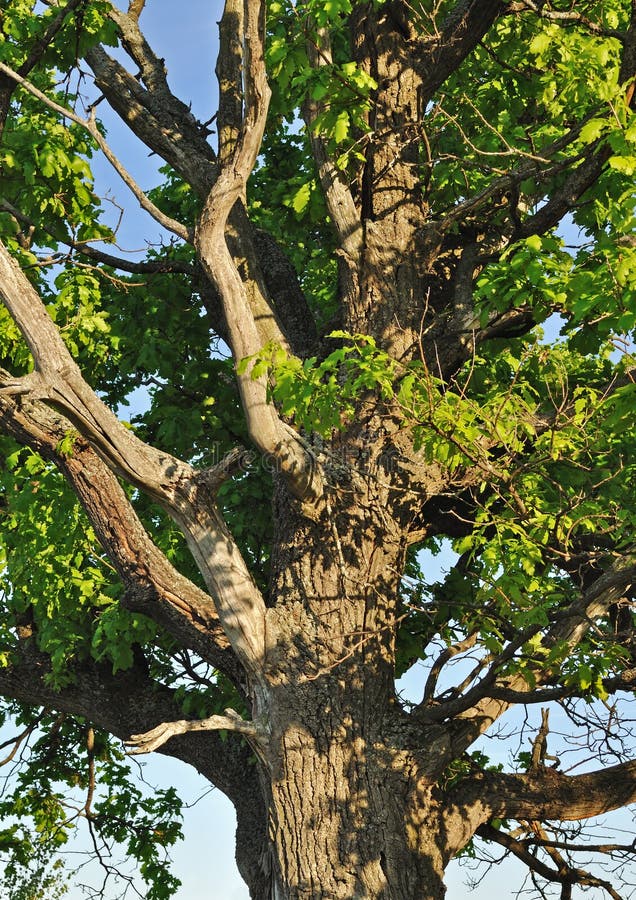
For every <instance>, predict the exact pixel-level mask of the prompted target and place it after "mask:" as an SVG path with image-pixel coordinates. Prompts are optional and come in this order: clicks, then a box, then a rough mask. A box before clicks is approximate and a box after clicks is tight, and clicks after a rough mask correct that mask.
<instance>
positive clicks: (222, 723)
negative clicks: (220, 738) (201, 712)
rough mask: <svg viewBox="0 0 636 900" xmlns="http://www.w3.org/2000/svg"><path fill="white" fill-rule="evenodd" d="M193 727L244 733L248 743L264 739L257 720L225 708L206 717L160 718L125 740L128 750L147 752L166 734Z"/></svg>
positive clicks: (264, 730) (260, 743) (202, 729)
mask: <svg viewBox="0 0 636 900" xmlns="http://www.w3.org/2000/svg"><path fill="white" fill-rule="evenodd" d="M196 731H231V732H236V733H237V734H242V735H243V736H244V737H247V738H248V739H249V740H250V742H251V743H252V744H255V745H257V746H261V745H263V744H264V742H265V741H266V740H267V730H266V728H265V726H264V725H261V724H259V723H257V722H253V721H246V720H245V719H243V718H242V717H241V716H240V715H239V714H238V713H237V712H236V711H235V710H233V709H226V710H225V715H222V716H221V715H215V716H209V717H208V718H207V719H196V720H190V719H179V720H178V721H176V722H163V723H162V724H161V725H157V727H156V728H152V729H151V730H150V731H146V732H144V733H143V734H133V735H132V736H131V737H130V739H129V740H127V741H125V744H126V747H127V748H128V752H129V753H130V754H133V755H134V754H141V753H151V752H152V751H153V750H157V749H158V748H159V747H161V746H163V744H165V743H166V741H169V740H170V738H173V737H175V736H176V735H179V734H188V733H191V732H196Z"/></svg>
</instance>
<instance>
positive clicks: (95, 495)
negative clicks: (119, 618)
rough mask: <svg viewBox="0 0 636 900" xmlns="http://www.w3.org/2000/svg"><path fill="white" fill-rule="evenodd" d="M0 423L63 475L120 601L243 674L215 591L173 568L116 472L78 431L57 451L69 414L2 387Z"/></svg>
mask: <svg viewBox="0 0 636 900" xmlns="http://www.w3.org/2000/svg"><path fill="white" fill-rule="evenodd" d="M1 380H2V373H0V381H1ZM0 428H2V430H3V431H4V432H5V433H6V434H9V435H11V437H13V438H14V439H15V440H16V441H18V443H20V444H25V445H28V446H29V447H31V448H32V449H33V450H35V451H36V452H37V453H39V454H40V455H41V456H42V457H43V458H44V459H48V460H50V461H51V462H53V463H54V464H55V465H56V466H57V467H58V468H59V469H60V471H61V472H62V473H63V474H64V475H65V477H66V478H67V480H68V481H69V483H70V485H71V487H72V488H73V490H74V492H75V494H76V495H77V497H78V499H79V501H80V503H81V504H82V506H83V508H84V510H85V511H86V513H87V515H88V518H89V520H90V522H91V524H92V526H93V528H94V529H95V533H96V534H97V537H98V539H99V541H100V543H101V545H102V547H103V548H104V550H105V551H106V553H107V554H108V556H109V558H110V560H111V561H112V563H113V566H114V567H115V569H116V571H117V574H118V575H119V577H120V578H121V580H122V583H123V585H124V587H125V590H126V594H125V597H124V600H123V603H124V605H126V606H127V607H128V608H130V609H135V610H137V611H139V612H143V613H144V614H145V615H147V616H148V617H149V618H151V619H153V620H154V621H155V622H157V623H158V624H160V625H161V626H162V627H164V628H165V629H166V630H167V631H168V633H169V634H171V635H172V637H174V638H175V640H177V641H178V642H179V643H180V644H182V645H183V646H186V647H191V648H192V649H193V650H195V651H196V652H197V654H198V655H199V656H201V657H202V658H203V659H206V660H208V661H209V662H210V663H211V664H212V665H214V666H215V667H217V668H219V669H221V670H223V671H224V672H226V673H227V674H228V675H229V676H230V677H231V678H233V679H234V681H235V682H238V681H240V677H241V673H240V671H239V669H238V667H237V664H236V659H235V658H234V656H233V654H232V653H231V651H230V645H229V641H228V639H227V636H226V634H225V632H224V631H223V629H222V627H221V623H220V622H219V618H218V615H217V613H216V610H215V607H214V604H213V601H212V598H211V597H209V596H208V595H207V594H205V593H204V592H203V591H202V590H200V589H199V588H198V587H197V586H196V585H194V584H193V583H192V582H191V581H189V580H188V579H187V578H186V577H185V576H183V575H182V574H181V573H180V572H178V571H177V570H176V569H175V568H174V567H173V566H172V565H171V564H170V563H169V562H168V560H167V559H166V557H165V556H164V554H163V553H161V552H160V551H159V550H158V549H157V547H156V546H155V545H154V544H153V542H152V540H151V539H150V537H149V535H148V533H147V532H146V530H145V528H144V527H143V525H142V524H141V522H140V521H139V518H138V517H137V514H136V513H135V511H134V509H133V507H132V505H131V503H130V501H129V500H128V498H127V496H126V494H125V492H124V491H123V489H122V488H121V486H120V484H119V481H118V480H117V478H116V477H115V475H114V474H113V473H112V472H111V470H110V469H109V468H108V467H107V466H106V465H105V463H103V462H102V461H101V459H100V458H99V457H98V456H97V454H96V453H95V451H94V450H93V449H92V448H91V447H90V446H89V445H88V444H87V443H86V442H85V441H83V440H82V439H81V438H79V437H78V438H77V439H76V440H75V442H74V446H73V450H72V453H70V454H64V455H62V454H60V453H59V452H58V450H57V448H58V447H59V445H60V443H61V441H62V440H63V439H64V438H65V436H67V435H68V434H69V430H70V428H71V426H70V422H68V421H67V420H65V419H63V418H62V417H61V416H60V415H59V414H57V413H55V412H54V411H53V410H51V409H49V408H48V407H47V406H45V405H44V404H43V403H41V402H39V401H29V400H25V401H24V402H23V403H20V404H18V403H17V402H16V401H15V400H14V399H13V398H11V397H8V396H7V395H6V394H3V393H2V392H0Z"/></svg>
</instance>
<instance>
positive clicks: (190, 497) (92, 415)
mask: <svg viewBox="0 0 636 900" xmlns="http://www.w3.org/2000/svg"><path fill="white" fill-rule="evenodd" d="M0 297H1V298H2V301H3V302H4V304H5V306H6V308H7V310H8V311H9V313H10V314H11V316H12V317H13V319H14V321H15V323H16V325H17V326H18V328H19V329H20V331H21V332H22V334H23V336H24V338H25V340H26V342H27V345H28V347H29V350H30V351H31V354H32V356H33V360H34V362H35V371H34V372H32V373H31V374H30V375H27V376H25V377H24V378H18V379H9V380H8V381H5V383H4V385H3V386H2V390H3V391H4V392H5V393H7V394H9V395H19V394H27V395H31V396H33V397H35V398H36V399H41V400H44V401H46V402H47V403H49V404H51V405H52V406H54V407H56V408H58V409H60V410H61V411H62V412H63V413H64V415H65V416H66V417H67V418H68V419H69V421H71V422H72V423H73V425H74V426H75V427H76V428H77V429H78V431H79V432H80V434H82V435H83V436H84V437H85V438H86V439H87V440H88V441H89V443H90V444H91V445H92V446H93V447H94V448H95V449H96V450H97V452H98V453H99V455H100V456H101V457H102V459H104V460H105V462H106V463H107V464H108V465H109V466H110V467H111V468H112V469H113V470H114V471H115V472H117V474H119V475H121V476H122V477H123V478H125V479H126V480H127V481H129V482H130V483H131V484H133V485H135V486H136V487H138V488H139V489H140V490H142V491H144V492H145V493H147V494H148V495H149V496H151V497H152V498H153V499H154V500H156V501H157V502H158V503H160V505H161V506H163V507H164V509H166V511H167V512H168V514H169V515H170V516H171V517H172V518H173V519H174V520H175V522H176V523H177V524H178V525H179V527H180V528H181V530H182V531H183V532H184V534H185V536H186V539H187V541H188V545H189V547H190V550H191V552H192V554H193V556H194V558H195V560H196V562H197V565H198V567H199V569H200V571H201V573H202V575H203V577H204V578H205V581H206V584H207V586H208V589H209V590H210V593H211V594H212V596H213V597H214V600H215V602H216V604H217V611H218V614H219V618H220V620H221V623H222V625H223V627H224V629H225V632H226V634H227V635H228V638H229V639H230V642H231V644H232V646H233V648H234V650H235V652H236V654H237V656H238V657H239V659H240V661H241V662H242V663H243V665H244V666H246V668H247V671H248V672H251V673H252V675H253V676H254V677H256V678H260V672H261V662H262V655H263V641H264V637H263V619H264V603H263V599H262V597H261V594H260V592H259V591H258V589H257V588H256V585H255V584H254V581H253V579H252V577H251V575H250V573H249V571H248V569H247V566H246V565H245V562H244V560H243V559H242V557H241V554H240V552H239V550H238V547H237V546H236V544H235V543H234V541H233V539H232V537H231V535H230V534H229V532H228V530H227V528H226V526H225V524H224V522H223V520H222V519H221V516H220V514H219V512H218V510H217V508H216V503H215V498H214V496H213V495H211V494H210V491H209V490H208V489H207V488H206V486H205V480H204V479H201V478H200V477H199V476H198V475H197V473H196V472H195V470H194V469H192V467H191V466H189V465H188V464H187V463H185V462H183V461H182V460H180V459H177V458H176V457H174V456H171V455H170V454H168V453H164V452H162V451H159V450H156V449H155V448H154V447H151V446H150V445H148V444H145V443H144V442H143V441H141V440H140V439H139V438H137V437H136V436H135V435H134V434H133V432H131V431H130V430H129V429H128V428H126V427H125V426H124V425H123V424H122V423H121V422H120V421H119V420H118V419H117V417H116V416H115V415H114V414H113V412H112V411H111V410H110V409H108V407H107V406H106V405H105V404H104V403H103V402H102V401H101V400H100V399H99V397H97V395H96V394H95V392H94V391H93V390H92V388H91V387H90V386H89V385H88V384H87V383H86V381H85V380H84V378H83V376H82V374H81V372H80V370H79V367H78V366H77V364H76V363H75V361H74V359H73V358H72V357H71V355H70V353H69V351H68V349H67V347H66V345H65V344H64V341H63V340H62V338H61V337H60V335H59V333H58V331H57V329H56V327H55V325H54V324H53V322H52V320H51V318H50V316H49V315H48V313H47V311H46V308H45V307H44V304H43V303H42V301H41V299H40V297H39V296H38V294H37V292H36V291H35V289H34V288H33V286H32V285H31V284H30V282H29V281H28V279H27V278H26V277H25V275H24V274H23V273H22V271H21V270H20V267H19V266H18V265H17V263H16V262H15V260H13V258H12V257H11V255H10V254H9V252H8V251H7V250H6V248H5V247H4V246H2V245H1V244H0Z"/></svg>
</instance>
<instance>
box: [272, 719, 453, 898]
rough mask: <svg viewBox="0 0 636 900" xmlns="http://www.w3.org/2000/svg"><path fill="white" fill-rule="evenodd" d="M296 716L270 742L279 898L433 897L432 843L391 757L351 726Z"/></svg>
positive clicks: (436, 870)
mask: <svg viewBox="0 0 636 900" xmlns="http://www.w3.org/2000/svg"><path fill="white" fill-rule="evenodd" d="M303 718H304V720H303V719H301V717H300V716H298V717H297V720H295V721H290V722H289V724H288V726H287V728H286V730H285V732H284V733H283V734H282V735H281V737H280V740H279V741H278V743H277V746H278V747H279V753H280V757H279V760H278V767H277V769H276V771H275V772H274V773H273V779H272V785H271V791H272V795H271V804H270V829H271V832H270V833H271V839H272V842H273V850H274V853H275V858H276V861H277V867H278V869H279V877H280V886H279V892H280V896H281V898H285V900H287V898H289V900H292V898H293V900H301V898H302V900H325V898H334V900H335V898H341V900H354V898H360V900H363V898H364V900H374V898H383V900H388V898H391V900H413V898H416V897H417V898H421V900H438V898H442V897H443V896H444V893H445V890H444V885H443V870H444V859H443V855H442V853H441V852H440V846H439V845H440V843H441V842H440V841H438V840H437V835H435V833H434V831H433V830H431V829H430V827H429V828H427V827H426V824H425V823H420V822H418V821H416V819H415V817H414V816H413V815H412V813H410V809H411V806H410V804H409V802H408V798H409V796H411V795H412V792H413V789H414V787H415V786H414V785H413V784H411V783H410V777H409V774H408V769H406V770H405V768H404V766H403V763H404V760H403V759H400V754H396V753H394V752H392V751H390V750H389V748H387V747H386V746H384V745H383V744H382V743H380V742H378V741H377V740H376V741H373V742H371V741H368V740H365V738H364V736H363V735H362V734H361V733H359V730H358V728H357V727H356V726H355V725H354V724H353V723H351V722H350V721H347V722H342V723H339V724H338V723H336V722H334V721H333V720H331V718H330V716H329V714H328V713H325V715H324V717H323V720H322V722H316V721H313V722H307V718H306V716H305V717H303ZM310 725H313V729H310V727H309V726H310ZM327 731H329V732H330V734H329V735H327V733H326V732H327ZM312 732H313V733H312Z"/></svg>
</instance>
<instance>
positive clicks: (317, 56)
mask: <svg viewBox="0 0 636 900" xmlns="http://www.w3.org/2000/svg"><path fill="white" fill-rule="evenodd" d="M307 56H308V59H309V63H310V65H311V66H312V68H314V69H319V68H321V67H322V66H328V65H331V64H332V63H333V59H332V55H331V44H330V41H329V31H328V29H326V28H318V29H316V31H315V40H312V39H310V40H308V41H307ZM323 109H324V104H323V103H320V102H319V101H317V100H313V99H312V98H311V96H308V97H307V98H306V100H305V103H304V105H303V118H304V119H305V122H306V124H307V131H308V134H309V140H310V143H311V148H312V152H313V156H314V161H315V163H316V169H317V171H318V178H319V179H320V185H321V187H322V192H323V195H324V198H325V203H326V205H327V210H328V211H329V217H330V219H331V222H332V225H333V227H334V229H335V231H336V234H337V237H338V244H339V247H340V249H341V251H342V252H343V253H344V254H345V256H346V257H347V260H348V262H349V264H350V265H351V266H352V267H353V268H356V267H357V266H358V265H359V262H360V257H361V253H362V246H363V231H362V221H361V219H360V215H359V213H358V210H357V209H356V205H355V203H354V200H353V197H352V195H351V191H350V190H349V187H348V185H347V183H346V181H345V180H344V178H343V177H342V174H341V172H340V171H339V170H338V168H337V167H336V166H335V164H334V163H333V161H332V160H331V159H330V157H329V154H328V153H327V147H326V142H325V140H324V138H323V137H322V136H321V135H320V134H319V132H318V131H317V130H316V128H315V127H314V123H315V122H316V119H317V118H318V116H319V114H320V113H321V111H322V110H323Z"/></svg>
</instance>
